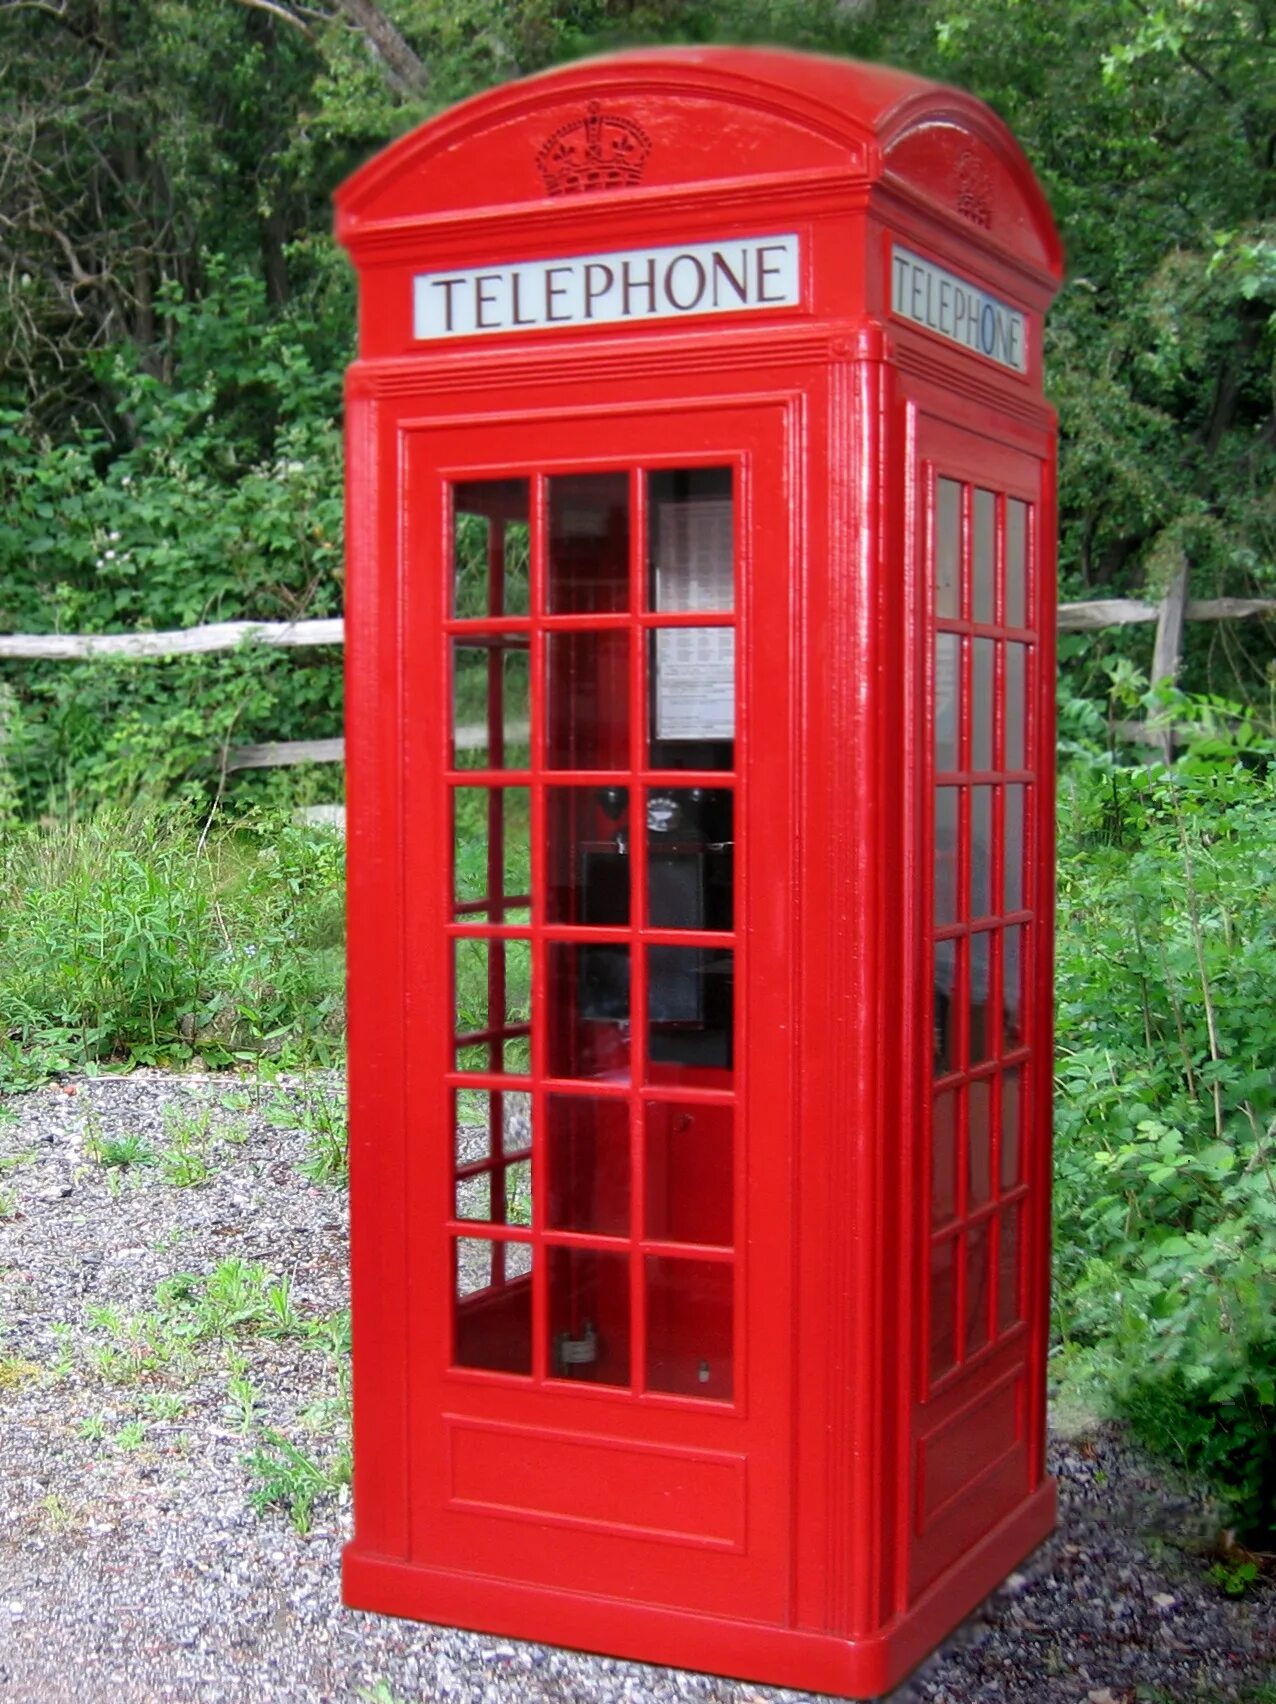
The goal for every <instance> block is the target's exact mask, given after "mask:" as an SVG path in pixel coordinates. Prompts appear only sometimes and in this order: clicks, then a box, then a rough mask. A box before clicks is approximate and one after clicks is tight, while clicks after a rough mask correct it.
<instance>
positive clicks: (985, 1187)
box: [966, 1077, 992, 1213]
mask: <svg viewBox="0 0 1276 1704" xmlns="http://www.w3.org/2000/svg"><path fill="white" fill-rule="evenodd" d="M966 1155H967V1166H966V1211H967V1212H968V1213H970V1212H973V1211H974V1209H975V1208H976V1207H982V1206H983V1204H984V1203H985V1201H987V1200H989V1199H990V1197H991V1196H992V1079H991V1077H977V1078H976V1079H975V1081H974V1082H973V1083H971V1084H970V1085H969V1087H968V1088H967V1090H966Z"/></svg>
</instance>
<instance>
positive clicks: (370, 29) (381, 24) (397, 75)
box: [336, 0, 430, 100]
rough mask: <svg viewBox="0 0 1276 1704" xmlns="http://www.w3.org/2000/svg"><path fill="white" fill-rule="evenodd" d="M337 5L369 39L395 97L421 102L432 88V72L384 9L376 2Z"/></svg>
mask: <svg viewBox="0 0 1276 1704" xmlns="http://www.w3.org/2000/svg"><path fill="white" fill-rule="evenodd" d="M336 4H337V6H338V7H339V9H340V10H341V12H342V13H343V14H344V15H345V17H346V18H347V20H348V21H349V22H350V23H352V24H353V25H354V27H355V28H356V29H357V30H359V31H360V32H361V33H362V34H363V35H364V36H366V37H367V40H368V43H369V45H370V46H371V47H372V49H373V51H374V52H375V54H376V56H377V58H378V59H379V60H380V61H381V63H382V65H383V66H384V67H385V73H386V79H387V81H388V82H389V84H390V86H391V88H392V89H393V90H394V91H395V93H396V94H397V95H400V96H402V97H403V98H404V99H405V100H412V99H415V100H419V99H420V98H421V97H422V96H423V95H424V94H425V93H426V91H427V90H428V89H429V86H430V72H429V68H428V67H427V66H426V64H425V63H424V61H423V60H422V59H421V58H420V57H419V56H418V55H417V53H416V52H415V50H414V49H413V48H411V47H410V46H409V45H408V43H407V42H406V41H405V40H404V38H403V37H402V36H401V35H400V34H399V31H398V29H397V27H396V26H395V25H394V24H393V23H392V22H391V20H390V19H389V18H387V17H386V15H385V13H384V12H383V11H382V10H381V8H380V7H379V6H377V5H375V4H374V3H373V0H336Z"/></svg>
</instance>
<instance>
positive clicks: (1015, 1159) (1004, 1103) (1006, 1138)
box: [1001, 1068, 1023, 1192]
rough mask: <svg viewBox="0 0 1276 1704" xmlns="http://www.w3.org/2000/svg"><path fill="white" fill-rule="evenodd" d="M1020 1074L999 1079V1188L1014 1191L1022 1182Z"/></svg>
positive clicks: (1010, 1072)
mask: <svg viewBox="0 0 1276 1704" xmlns="http://www.w3.org/2000/svg"><path fill="white" fill-rule="evenodd" d="M1019 1083H1020V1072H1019V1071H1018V1069H1017V1068H1016V1069H1015V1070H1013V1071H1007V1072H1006V1073H1005V1075H1004V1076H1003V1077H1002V1079H1001V1187H1002V1190H1003V1192H1004V1191H1005V1190H1008V1189H1014V1188H1015V1187H1016V1186H1017V1185H1018V1184H1019V1183H1021V1182H1022V1181H1023V1163H1022V1159H1021V1152H1022V1150H1021V1146H1020V1140H1019V1125H1020V1116H1019V1112H1020V1097H1019Z"/></svg>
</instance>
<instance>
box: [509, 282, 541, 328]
mask: <svg viewBox="0 0 1276 1704" xmlns="http://www.w3.org/2000/svg"><path fill="white" fill-rule="evenodd" d="M522 282H523V280H522V279H521V278H520V277H519V275H518V273H517V272H511V273H510V293H511V296H512V298H513V300H512V303H511V308H512V317H511V321H510V323H511V324H512V325H535V324H536V316H535V314H528V315H527V316H526V318H524V316H523V313H522V303H521V302H520V301H519V296H518V293H519V289H520V287H521V285H522Z"/></svg>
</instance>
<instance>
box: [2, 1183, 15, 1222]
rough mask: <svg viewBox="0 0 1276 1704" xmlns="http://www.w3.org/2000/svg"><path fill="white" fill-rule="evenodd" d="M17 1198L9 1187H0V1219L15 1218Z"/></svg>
mask: <svg viewBox="0 0 1276 1704" xmlns="http://www.w3.org/2000/svg"><path fill="white" fill-rule="evenodd" d="M17 1216H18V1198H17V1196H16V1195H15V1194H14V1193H13V1191H12V1190H11V1189H0V1219H16V1218H17Z"/></svg>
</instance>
